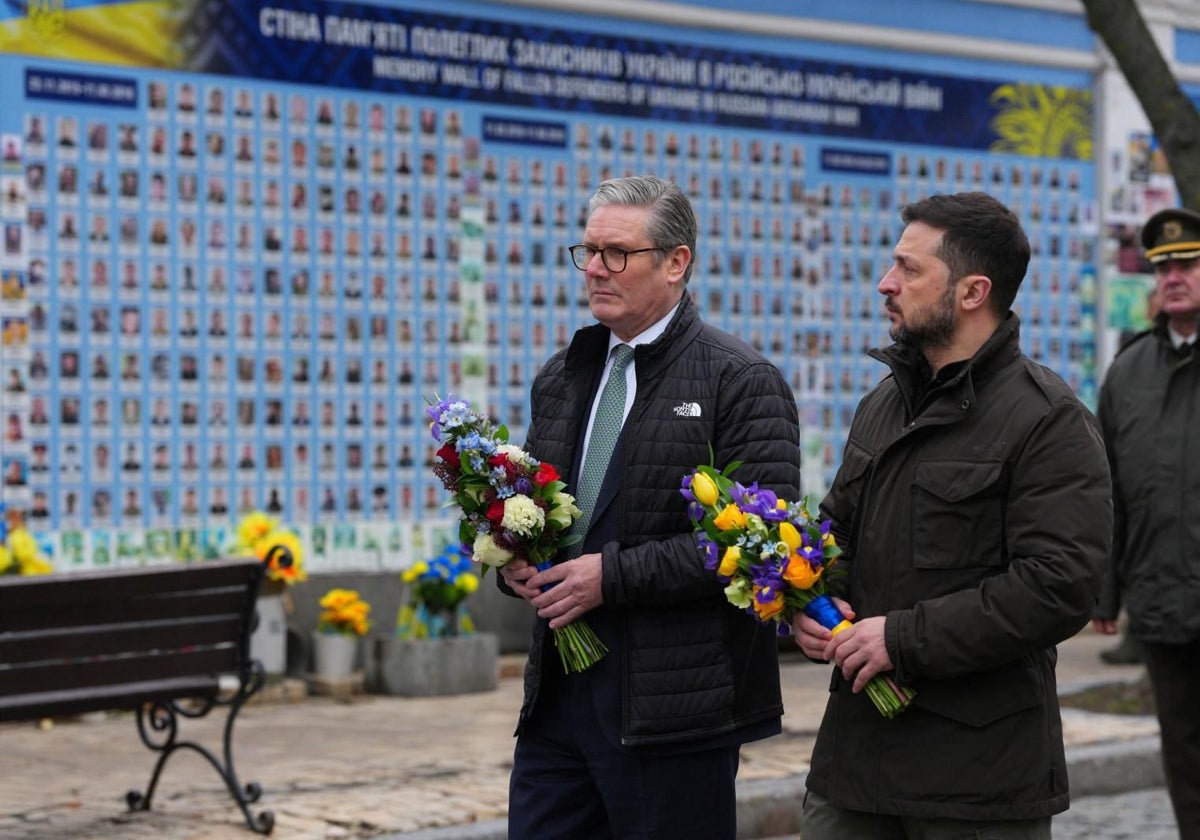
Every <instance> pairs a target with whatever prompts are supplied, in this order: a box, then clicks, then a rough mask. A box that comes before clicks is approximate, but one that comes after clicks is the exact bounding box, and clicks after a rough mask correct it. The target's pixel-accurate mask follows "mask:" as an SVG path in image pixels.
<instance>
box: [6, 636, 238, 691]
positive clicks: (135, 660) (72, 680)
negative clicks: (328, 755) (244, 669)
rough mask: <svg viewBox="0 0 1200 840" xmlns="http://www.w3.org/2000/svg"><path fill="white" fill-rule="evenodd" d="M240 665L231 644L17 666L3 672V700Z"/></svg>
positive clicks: (196, 674)
mask: <svg viewBox="0 0 1200 840" xmlns="http://www.w3.org/2000/svg"><path fill="white" fill-rule="evenodd" d="M240 662H241V656H240V652H239V651H238V649H237V645H235V644H228V645H222V646H218V647H207V648H196V649H194V650H188V651H176V652H173V653H144V654H139V655H130V656H123V657H118V658H105V659H89V660H73V661H70V662H57V663H36V664H29V665H14V666H11V667H8V668H4V669H0V697H11V696H20V695H28V694H38V693H40V692H45V691H67V690H71V689H93V688H95V687H97V686H105V685H116V684H120V683H138V682H145V681H152V682H153V681H161V680H168V679H176V678H181V677H182V678H189V677H190V678H205V677H208V678H215V676H216V675H218V674H231V673H234V672H236V671H237V669H238V665H239V664H240Z"/></svg>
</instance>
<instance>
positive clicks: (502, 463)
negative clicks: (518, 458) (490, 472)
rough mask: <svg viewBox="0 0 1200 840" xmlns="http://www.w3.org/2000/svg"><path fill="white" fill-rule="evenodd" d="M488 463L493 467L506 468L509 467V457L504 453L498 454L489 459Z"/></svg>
mask: <svg viewBox="0 0 1200 840" xmlns="http://www.w3.org/2000/svg"><path fill="white" fill-rule="evenodd" d="M488 463H489V464H491V465H492V466H493V467H506V466H508V456H507V455H505V454H504V453H503V452H498V453H496V454H495V455H493V456H492V457H491V458H488Z"/></svg>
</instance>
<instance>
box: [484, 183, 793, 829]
mask: <svg viewBox="0 0 1200 840" xmlns="http://www.w3.org/2000/svg"><path fill="white" fill-rule="evenodd" d="M567 250H568V253H569V254H570V257H571V261H572V262H573V263H574V264H575V266H576V267H577V268H578V269H579V270H580V271H582V272H584V276H585V278H586V283H587V295H588V302H589V304H590V306H591V311H592V314H593V315H594V316H595V318H596V320H597V321H599V323H598V324H595V325H592V326H587V327H584V328H582V329H580V330H579V331H578V332H577V333H576V334H575V337H574V339H573V341H572V342H571V344H570V346H569V347H567V348H566V349H564V350H561V351H559V352H558V353H556V354H555V355H554V356H553V357H551V359H550V360H549V361H548V362H547V363H546V365H545V366H544V367H543V369H542V371H541V372H540V373H539V374H538V376H537V378H536V380H535V381H534V384H533V390H532V398H531V405H532V413H531V422H530V424H529V434H528V440H527V448H528V450H529V452H530V453H531V454H532V455H533V456H534V457H536V458H538V459H540V460H542V461H543V462H546V463H549V464H553V465H554V466H556V467H557V468H558V469H559V470H560V471H561V473H562V476H563V479H564V480H565V481H566V482H567V485H568V490H569V491H570V492H571V493H573V494H574V495H575V496H576V498H577V503H578V505H579V507H580V508H581V510H583V511H584V513H583V516H582V517H581V518H580V520H579V522H577V523H576V529H577V533H578V534H580V535H581V536H582V541H581V542H579V543H576V544H575V545H572V546H569V547H568V548H566V549H563V550H562V551H560V552H559V556H558V557H557V558H556V563H555V565H553V566H551V567H550V568H548V569H547V570H545V571H542V572H538V571H537V569H536V568H534V567H533V566H531V565H529V564H528V563H527V562H525V561H524V560H522V559H516V560H513V561H511V562H510V563H508V564H507V565H505V566H503V567H502V568H501V570H500V585H501V587H502V588H503V589H504V590H505V591H507V592H508V593H510V594H514V595H517V596H520V597H522V598H524V599H525V600H527V601H529V602H530V603H531V604H532V605H533V607H534V608H535V609H536V611H537V619H536V621H535V623H534V631H533V642H532V646H531V649H530V653H529V663H528V665H527V667H526V671H525V701H524V704H523V706H522V708H521V715H520V721H519V723H518V726H517V746H516V752H515V757H514V764H513V772H512V781H511V785H510V801H509V836H510V837H513V838H530V837H554V838H557V837H688V836H695V837H715V838H733V837H734V835H735V832H736V807H735V804H736V803H735V797H734V777H735V775H736V773H737V766H738V754H739V747H740V745H741V744H743V743H746V742H747V741H752V740H755V739H758V738H764V737H767V736H770V735H774V734H776V733H778V732H779V731H780V716H781V714H782V711H783V708H782V703H781V700H780V691H779V674H778V670H777V661H776V639H775V634H774V632H773V631H772V629H771V628H770V627H765V626H762V625H760V624H758V623H757V622H756V621H754V620H752V619H751V618H749V617H747V616H746V615H745V614H743V612H742V611H740V610H738V609H736V608H734V607H732V606H730V604H729V603H728V602H727V601H726V600H725V597H724V595H723V593H722V584H721V583H720V582H719V581H718V579H717V576H716V575H715V574H714V573H713V572H712V571H710V570H709V569H707V568H705V562H704V559H703V558H702V556H701V555H700V552H699V551H698V549H697V546H696V542H695V538H694V536H693V534H692V523H691V522H690V520H689V519H688V516H687V505H686V501H685V500H684V498H683V496H682V495H681V494H680V493H679V488H680V482H681V480H682V479H683V477H684V476H685V475H686V474H688V473H690V472H691V471H692V470H694V469H695V467H696V466H697V465H699V464H704V463H708V462H709V459H710V457H714V458H715V463H716V465H717V466H724V465H726V464H728V463H730V462H733V461H741V462H743V465H742V466H741V467H740V468H739V469H738V470H737V472H736V473H735V474H734V477H735V478H736V479H737V480H739V481H741V482H742V483H743V484H747V485H749V484H751V483H753V482H758V483H759V485H760V486H761V487H765V488H770V489H771V490H773V491H775V492H776V493H778V494H779V495H780V496H781V497H783V498H795V497H796V496H797V495H798V492H799V484H800V451H799V426H798V417H797V412H796V402H795V397H794V396H793V394H792V392H791V389H790V388H789V387H788V385H787V382H786V381H785V380H784V377H783V375H782V374H781V373H780V372H779V370H778V369H777V368H776V367H775V366H774V365H772V364H771V363H770V362H769V361H767V359H765V358H764V357H763V356H762V354H761V353H759V352H757V351H756V350H754V349H753V348H751V347H750V346H749V345H747V344H746V343H744V342H743V341H741V340H740V339H738V338H735V337H734V336H732V335H729V334H727V333H724V332H721V331H720V330H717V329H715V328H713V327H711V326H709V325H707V324H705V323H704V322H703V321H702V320H701V319H700V315H699V313H698V312H697V310H696V306H695V304H694V303H693V302H692V299H691V297H690V296H689V295H688V294H687V293H686V292H687V282H688V278H689V276H690V274H691V271H692V265H693V262H694V255H695V251H696V218H695V214H694V213H693V210H692V206H691V203H690V202H689V201H688V199H687V197H686V196H685V195H684V194H683V192H682V191H681V190H680V189H679V187H678V186H677V185H676V184H675V183H673V182H668V181H662V180H660V179H658V178H653V177H633V178H620V179H615V180H610V181H605V182H604V183H602V184H601V185H600V187H599V189H598V190H597V191H596V194H595V195H594V196H593V197H592V199H591V202H590V203H589V205H588V215H587V222H586V229H585V230H584V233H583V239H582V241H581V243H580V244H578V245H572V246H570V247H569V248H568V249H567ZM710 446H711V450H710ZM710 453H711V454H710ZM581 617H586V619H587V622H588V624H589V625H590V626H591V628H592V629H593V630H594V631H595V632H596V634H597V635H598V636H599V637H600V639H601V640H602V642H603V643H604V644H605V645H606V646H607V648H608V653H607V655H606V656H604V657H603V658H602V659H601V660H600V661H599V662H598V663H596V664H595V665H593V666H592V667H591V668H589V669H587V670H584V671H582V672H580V673H566V672H564V669H563V668H562V666H561V665H560V662H559V657H558V656H556V655H555V653H554V651H553V650H550V649H549V646H550V645H551V644H552V642H551V635H552V634H551V633H549V632H547V631H548V630H549V629H556V628H559V627H562V626H564V625H566V624H568V623H570V622H571V621H574V620H575V619H578V618H581Z"/></svg>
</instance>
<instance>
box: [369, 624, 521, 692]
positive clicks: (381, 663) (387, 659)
mask: <svg viewBox="0 0 1200 840" xmlns="http://www.w3.org/2000/svg"><path fill="white" fill-rule="evenodd" d="M371 642H372V649H371V650H370V651H369V655H368V659H369V660H371V662H370V665H369V672H370V673H369V675H368V686H369V687H370V690H372V691H375V692H378V693H381V694H398V695H401V696H404V697H437V696H442V695H447V694H468V693H472V692H477V691H492V690H494V689H495V688H496V681H497V680H496V675H497V672H496V656H497V653H498V651H499V640H498V639H497V637H496V634H495V633H475V634H473V635H470V636H453V637H447V638H441V639H392V638H378V637H377V638H374V639H372V640H371Z"/></svg>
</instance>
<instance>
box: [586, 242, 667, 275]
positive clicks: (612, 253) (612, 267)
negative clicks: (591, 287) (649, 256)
mask: <svg viewBox="0 0 1200 840" xmlns="http://www.w3.org/2000/svg"><path fill="white" fill-rule="evenodd" d="M666 250H667V249H666V248H657V247H656V248H638V249H636V250H633V251H627V250H625V249H624V248H615V247H612V246H609V247H608V248H593V247H591V246H590V245H572V246H570V247H569V248H567V251H568V253H570V255H571V262H573V263H575V267H576V268H578V269H579V270H580V271H583V270H585V269H586V268H587V267H588V263H590V262H591V261H592V257H594V256H596V254H597V253H599V254H600V261H601V262H603V263H604V267H605V268H607V269H608V270H609V271H611V272H612V273H613V274H620V273H621V272H622V271H624V270H625V266H626V265H627V263H628V262H629V255H630V254H645V253H647V252H649V251H666Z"/></svg>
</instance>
